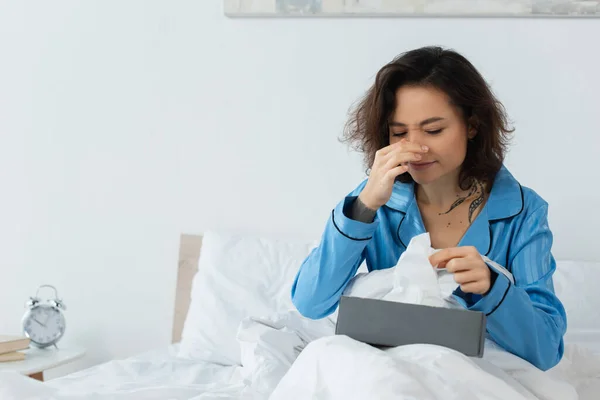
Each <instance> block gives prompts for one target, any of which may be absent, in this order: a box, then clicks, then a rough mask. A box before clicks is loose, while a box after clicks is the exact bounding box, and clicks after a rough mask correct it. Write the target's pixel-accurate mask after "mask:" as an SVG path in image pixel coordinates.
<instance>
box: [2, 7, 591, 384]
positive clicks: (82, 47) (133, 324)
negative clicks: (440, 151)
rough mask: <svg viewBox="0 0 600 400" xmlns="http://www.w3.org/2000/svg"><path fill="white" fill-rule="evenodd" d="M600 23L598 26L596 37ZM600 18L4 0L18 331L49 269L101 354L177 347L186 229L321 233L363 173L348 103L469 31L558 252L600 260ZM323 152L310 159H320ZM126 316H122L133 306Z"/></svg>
mask: <svg viewBox="0 0 600 400" xmlns="http://www.w3.org/2000/svg"><path fill="white" fill-rule="evenodd" d="M594 38H596V40H594ZM598 38H600V20H599V19H596V20H575V19H565V20H544V19H535V20H534V19H518V20H517V19H448V20H446V19H370V20H367V19H337V20H331V19H280V20H277V19H271V20H244V19H237V20H230V19H226V18H225V17H223V16H222V12H221V1H220V0H203V1H168V2H167V1H141V0H139V1H106V0H103V1H99V0H98V1H91V0H89V1H86V2H79V1H53V2H45V1H28V2H24V1H19V0H12V1H6V0H5V1H3V2H2V3H0V57H1V59H0V179H1V180H0V182H1V185H2V186H1V188H2V189H1V194H2V197H1V198H0V221H1V222H0V243H1V244H2V247H1V248H2V252H0V271H1V276H0V279H1V282H2V289H1V290H0V304H1V308H0V332H4V333H19V329H20V326H19V323H20V318H21V315H22V313H23V311H24V309H23V304H24V302H25V300H26V299H27V298H28V296H30V295H32V294H33V293H34V292H35V289H36V288H37V286H38V285H39V284H43V283H52V284H54V285H56V286H57V287H58V288H59V292H60V294H61V296H62V297H63V298H64V300H65V302H66V303H67V305H68V306H69V310H68V311H67V313H66V314H67V329H68V332H67V334H66V337H65V338H64V344H65V345H67V344H78V345H83V346H86V347H87V348H88V356H87V357H86V358H85V359H84V360H82V361H81V362H78V363H76V364H73V365H71V366H68V367H63V368H61V369H58V370H55V371H54V372H52V373H51V374H48V376H50V377H52V376H57V375H61V374H64V373H67V372H69V371H72V370H74V369H78V368H82V367H85V366H89V365H92V364H95V363H98V362H102V361H105V360H107V359H109V358H112V357H125V356H129V355H132V354H135V353H137V352H140V351H143V350H146V349H150V348H153V347H157V346H164V345H166V344H168V343H169V340H170V334H171V319H172V308H173V298H174V286H175V270H176V260H177V249H178V236H179V233H180V232H202V231H203V230H205V229H208V228H216V229H227V230H230V229H235V230H242V231H252V232H259V233H264V234H290V235H295V236H298V235H300V236H306V237H315V236H317V235H319V234H320V232H321V229H322V227H323V224H324V221H325V219H326V218H327V216H328V214H329V212H330V209H331V207H333V206H334V204H335V203H336V202H337V201H338V200H339V199H341V197H342V196H343V195H345V193H346V192H348V191H350V190H351V189H352V188H353V187H354V185H355V184H356V183H358V181H359V180H360V179H361V178H362V165H361V164H360V159H359V157H358V155H356V154H350V153H348V151H347V149H346V147H344V145H342V144H339V143H338V142H337V137H338V135H339V134H340V132H341V131H340V130H341V127H342V125H343V123H344V119H345V113H346V111H347V109H348V107H349V105H350V104H351V103H352V102H353V101H354V100H356V99H357V98H358V97H359V96H360V95H361V94H362V92H363V90H364V89H365V88H366V87H367V86H368V85H369V84H370V82H371V79H372V78H373V76H374V74H375V73H376V71H377V69H378V68H379V67H380V66H381V65H382V64H384V63H385V62H387V61H388V60H390V59H391V58H392V57H393V56H395V55H396V54H397V53H399V52H402V51H405V50H407V49H410V48H413V47H416V46H421V45H427V44H442V45H445V46H450V47H454V48H456V49H457V50H459V51H461V52H463V53H464V54H465V55H466V56H468V57H469V58H470V59H471V60H472V61H473V62H474V63H475V64H476V65H477V66H478V67H479V68H480V69H481V70H482V72H483V73H484V74H485V75H486V76H487V78H488V79H489V80H490V82H491V83H492V84H493V87H494V89H495V90H496V92H497V93H498V95H499V96H500V98H501V99H502V100H503V101H504V103H505V105H506V107H507V108H508V111H509V112H510V115H511V117H512V118H513V120H514V121H515V124H516V127H517V136H516V140H515V142H514V146H515V147H513V150H512V152H511V154H510V156H509V159H508V161H507V164H508V166H509V168H511V169H512V171H513V172H514V173H515V174H516V176H517V177H518V178H520V179H521V181H522V183H524V184H525V185H529V186H532V187H534V188H535V189H536V190H537V191H538V192H539V193H540V194H541V195H542V196H544V197H545V198H546V199H547V200H548V201H549V202H550V204H551V224H552V227H553V228H554V230H555V237H556V243H555V254H556V255H557V257H559V258H578V259H595V260H599V259H600V250H599V247H598V246H597V245H596V244H595V240H594V239H595V238H596V237H597V227H598V226H599V225H600V216H599V215H600V214H599V213H597V212H596V207H597V206H598V205H599V204H600V201H599V200H600V189H599V188H598V186H597V185H596V183H597V182H598V179H597V178H598V173H597V172H596V171H597V162H598V156H597V149H598V147H599V146H600V139H599V135H600V130H599V129H598V121H597V117H598V110H599V109H600V100H599V93H600V74H599V73H598V65H599V64H600V55H599V52H598V47H599V44H598ZM309 154H310V155H309ZM119 313H121V314H119Z"/></svg>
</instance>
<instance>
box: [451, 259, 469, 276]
mask: <svg viewBox="0 0 600 400" xmlns="http://www.w3.org/2000/svg"><path fill="white" fill-rule="evenodd" d="M472 269H473V263H472V261H471V259H470V258H453V259H451V260H450V261H448V262H447V263H446V270H447V271H448V272H452V273H456V272H460V271H470V270H472Z"/></svg>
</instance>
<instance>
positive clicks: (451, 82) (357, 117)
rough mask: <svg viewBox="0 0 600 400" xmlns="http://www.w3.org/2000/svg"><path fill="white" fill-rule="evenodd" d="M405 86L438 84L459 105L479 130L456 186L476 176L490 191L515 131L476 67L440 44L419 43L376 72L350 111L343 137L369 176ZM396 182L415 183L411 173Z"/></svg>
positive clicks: (463, 185)
mask: <svg viewBox="0 0 600 400" xmlns="http://www.w3.org/2000/svg"><path fill="white" fill-rule="evenodd" d="M403 85H420V86H429V87H434V88H437V89H438V90H442V91H443V92H445V93H446V95H447V96H448V97H449V98H450V101H451V102H452V103H453V104H454V105H455V106H457V107H458V109H459V110H460V111H461V113H462V115H463V118H464V121H465V123H466V124H467V126H469V127H473V128H475V129H476V131H477V135H476V136H475V137H474V138H473V139H472V140H469V141H468V144H467V155H466V157H465V160H464V162H463V165H462V167H461V172H460V178H459V185H460V187H461V188H463V189H466V188H468V187H469V186H470V185H471V183H472V182H473V179H475V180H478V181H480V182H482V183H484V184H485V185H486V187H487V188H488V190H491V187H492V183H493V181H494V178H495V176H496V173H497V172H498V170H499V169H500V168H501V167H502V163H503V162H504V155H505V152H506V150H507V147H508V142H509V135H510V133H512V132H513V129H510V128H509V127H508V119H507V116H506V112H505V110H504V106H503V105H502V104H501V103H500V102H499V101H498V100H497V99H496V97H495V96H494V94H493V92H492V90H491V88H490V87H489V86H488V84H487V83H486V81H485V80H484V78H483V77H482V76H481V74H480V73H479V72H478V71H477V69H476V68H475V67H474V66H473V65H472V64H471V63H470V62H469V61H468V60H467V59H466V58H465V57H464V56H462V55H460V54H458V53H457V52H455V51H453V50H448V49H444V48H442V47H433V46H431V47H422V48H419V49H415V50H411V51H408V52H406V53H403V54H401V55H399V56H398V57H396V58H395V59H394V60H393V61H391V62H390V63H388V64H387V65H385V66H383V67H382V68H381V69H380V70H379V72H378V73H377V76H376V78H375V83H374V84H373V85H372V86H371V88H370V89H369V90H368V91H367V93H366V94H365V96H364V97H363V98H362V99H361V101H360V102H358V103H357V104H356V105H354V106H353V108H352V109H351V112H350V118H349V120H348V122H347V123H346V126H345V128H344V135H343V137H342V141H344V142H350V143H351V144H353V147H354V148H355V149H356V150H358V151H360V152H362V153H364V162H365V164H366V167H367V174H368V173H369V171H370V169H371V167H372V166H373V161H374V159H375V153H376V152H377V150H379V149H381V148H383V147H386V146H388V145H389V144H390V139H389V121H390V118H392V115H393V112H394V110H395V108H396V91H397V89H398V88H399V87H400V86H403ZM398 180H399V181H401V182H404V183H409V182H413V179H412V177H411V176H410V174H402V175H400V176H399V177H398Z"/></svg>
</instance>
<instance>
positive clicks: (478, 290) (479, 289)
mask: <svg viewBox="0 0 600 400" xmlns="http://www.w3.org/2000/svg"><path fill="white" fill-rule="evenodd" d="M485 288H486V285H485V282H483V281H476V282H469V283H465V284H464V285H460V290H462V291H463V292H465V293H475V294H482V293H484V292H485Z"/></svg>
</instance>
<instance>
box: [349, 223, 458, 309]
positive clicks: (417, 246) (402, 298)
mask: <svg viewBox="0 0 600 400" xmlns="http://www.w3.org/2000/svg"><path fill="white" fill-rule="evenodd" d="M437 251H438V250H435V249H433V248H432V247H431V239H430V236H429V233H423V234H421V235H418V236H415V237H414V238H413V239H412V240H411V241H410V243H409V244H408V247H407V248H406V250H405V251H404V253H402V255H401V256H400V259H399V260H398V263H397V264H396V266H395V267H392V268H388V269H383V270H376V271H372V272H370V273H367V274H363V273H361V274H358V275H356V276H355V277H354V278H353V280H352V281H351V282H350V284H349V285H348V287H347V288H346V290H345V292H344V295H345V296H353V297H363V298H372V299H381V300H387V301H396V302H400V303H410V304H421V305H427V306H433V307H457V306H458V305H457V303H456V301H455V300H454V299H453V298H452V292H453V291H454V290H455V289H456V288H457V287H458V285H457V284H456V282H455V281H454V276H453V275H452V274H451V273H448V272H447V271H446V270H445V269H438V268H436V267H434V266H432V265H431V263H430V262H429V257H430V256H431V255H432V254H434V253H435V252H437Z"/></svg>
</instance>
